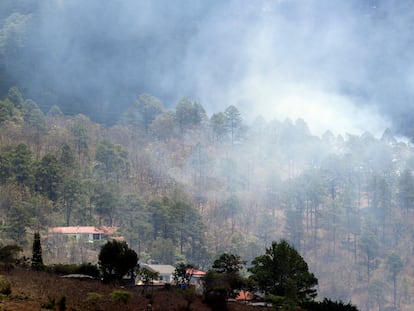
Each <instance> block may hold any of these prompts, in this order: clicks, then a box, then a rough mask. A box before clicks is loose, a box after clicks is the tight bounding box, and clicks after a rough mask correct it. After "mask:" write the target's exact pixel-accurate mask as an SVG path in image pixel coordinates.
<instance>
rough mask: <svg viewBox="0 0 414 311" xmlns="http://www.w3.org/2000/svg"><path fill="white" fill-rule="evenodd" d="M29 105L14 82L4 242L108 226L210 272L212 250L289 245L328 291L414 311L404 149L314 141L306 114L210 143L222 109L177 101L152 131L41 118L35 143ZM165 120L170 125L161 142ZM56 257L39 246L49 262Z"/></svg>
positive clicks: (1, 154)
mask: <svg viewBox="0 0 414 311" xmlns="http://www.w3.org/2000/svg"><path fill="white" fill-rule="evenodd" d="M148 96H149V95H148ZM16 98H17V99H18V100H16ZM25 101H26V99H25V98H24V96H23V95H22V94H21V93H20V91H19V89H18V88H15V89H13V91H12V92H10V96H8V97H7V98H4V99H3V100H2V101H1V102H0V104H1V105H6V106H7V107H9V108H8V110H7V111H9V112H10V113H9V112H8V113H4V114H3V115H2V116H3V118H2V121H1V123H0V127H1V132H0V143H1V145H0V160H1V161H0V172H1V176H0V177H1V178H0V180H1V184H0V191H1V196H0V198H1V199H0V207H1V210H2V219H3V226H2V230H1V236H2V239H3V240H4V241H9V242H10V244H16V243H17V244H18V245H20V246H22V247H28V244H29V243H28V242H29V241H31V237H30V232H33V231H32V230H37V229H38V228H41V231H43V230H46V229H47V228H48V227H52V226H62V225H98V226H99V225H113V226H117V227H118V228H119V234H121V235H123V236H124V238H125V240H126V241H127V242H128V245H129V247H131V249H133V250H134V251H135V252H136V253H137V254H138V256H139V258H140V259H142V260H144V261H148V260H152V261H156V262H160V263H166V264H175V263H178V262H185V263H189V264H192V265H195V266H198V267H200V268H209V267H210V266H211V265H213V258H214V257H215V256H216V255H217V254H222V253H228V254H237V255H238V256H240V260H242V261H247V262H249V261H252V260H253V259H254V258H256V257H257V256H258V254H260V253H262V252H263V250H264V249H265V248H266V247H267V246H266V245H269V243H270V242H271V241H272V240H275V239H286V240H287V241H289V243H292V245H293V246H294V247H295V249H296V250H298V252H300V254H301V256H303V258H306V262H307V263H308V264H309V267H310V268H311V270H312V271H313V273H314V275H315V277H317V278H318V279H319V289H320V293H321V295H322V296H323V297H329V298H331V299H335V300H342V301H352V302H357V303H358V304H360V305H362V306H365V307H366V308H370V309H372V308H373V307H374V306H375V305H376V302H375V301H376V300H375V297H378V296H381V297H382V298H383V302H381V307H383V306H386V305H391V306H395V305H396V306H400V307H401V308H404V306H408V305H410V304H411V296H410V294H409V292H410V288H411V286H412V280H411V278H410V277H409V274H407V271H408V270H407V269H408V267H409V266H410V263H411V257H410V256H409V252H407V249H409V248H410V245H412V241H411V240H410V239H409V238H408V237H409V236H410V235H411V231H412V230H411V229H410V228H412V226H411V224H412V220H413V219H412V211H413V208H412V204H411V203H412V202H411V201H410V192H411V191H410V189H411V188H410V187H412V186H413V185H412V184H413V177H412V169H413V168H414V166H413V163H414V161H413V154H412V151H411V145H410V143H405V142H401V141H398V140H396V139H395V138H393V137H392V136H391V134H390V133H389V131H386V133H384V136H383V137H381V138H375V137H374V136H372V135H371V134H369V133H364V134H363V135H361V136H357V135H348V136H346V137H342V136H336V137H335V136H334V135H333V134H330V133H326V135H323V136H322V137H317V136H314V135H312V134H311V133H310V131H309V129H308V128H307V126H306V123H305V122H304V121H303V120H297V121H295V122H293V121H290V120H285V121H283V122H281V121H278V120H273V121H270V122H266V121H265V120H263V119H262V120H260V121H257V122H254V123H252V124H251V125H249V124H247V123H244V121H243V123H244V124H243V126H242V127H243V130H242V132H239V134H240V135H239V134H238V135H237V136H235V135H234V133H235V132H233V133H232V132H231V130H230V128H229V127H228V126H227V124H228V123H227V121H225V120H226V119H225V118H224V119H223V122H224V123H223V131H221V132H220V135H219V136H217V135H218V133H219V132H217V129H216V128H215V127H216V126H217V124H216V121H217V120H216V118H217V117H216V116H217V115H220V114H222V115H223V116H224V117H225V114H224V112H223V111H222V112H216V113H214V114H212V115H211V116H210V117H209V116H208V115H207V114H205V112H203V111H204V109H202V107H199V104H194V103H192V102H191V101H189V100H187V99H186V100H185V101H182V102H181V108H180V109H182V110H181V112H180V113H181V117H178V116H176V113H177V111H168V110H165V109H164V110H162V112H160V114H159V115H158V116H157V117H155V118H154V119H153V120H152V122H151V123H149V124H148V127H147V129H146V128H145V126H144V127H141V125H140V124H139V123H137V124H135V123H132V124H131V123H129V122H127V123H124V119H123V118H122V119H121V120H120V121H119V122H118V124H117V125H115V126H112V127H106V126H104V125H100V124H97V123H94V122H92V121H90V120H89V119H88V117H86V116H83V115H78V116H74V117H71V116H65V115H64V114H57V115H56V114H46V115H43V117H44V118H45V120H46V122H45V128H44V129H43V131H44V133H43V135H42V136H40V141H39V144H38V143H35V144H33V140H32V136H31V131H30V130H29V129H28V128H27V127H26V121H25V120H24V118H21V117H20V116H22V115H23V107H22V106H19V103H22V102H25ZM13 102H14V103H13ZM184 103H185V104H184ZM177 105H178V103H177ZM19 107H20V108H19ZM184 108H185V109H184ZM231 110H232V111H235V110H237V108H236V107H233V108H232V109H231ZM184 111H187V112H188V113H184ZM190 111H193V112H194V111H196V112H197V111H198V112H201V114H200V116H202V117H200V118H198V117H196V118H195V117H194V115H198V112H197V113H195V114H193V113H190ZM237 115H239V118H240V119H242V115H241V113H240V112H238V113H237ZM191 116H192V117H191ZM190 117H191V118H190ZM160 120H168V123H167V124H168V126H169V127H170V129H171V131H170V130H169V131H168V132H166V133H163V134H162V136H160V134H161V132H160V129H162V126H161V127H158V126H160V124H161V123H160V122H161V121H160ZM180 120H181V121H180ZM184 120H193V121H191V122H190V121H184ZM194 120H195V121H194ZM162 122H164V121H162ZM74 129H76V130H74ZM241 134H242V135H241ZM166 135H167V136H166ZM167 137H168V138H167ZM235 137H237V139H235ZM410 176H411V177H410ZM88 247H89V248H90V247H91V246H90V245H89V246H88V244H85V245H84V246H83V248H81V249H84V250H86V249H88ZM75 250H76V249H75V248H73V250H71V251H72V252H74V253H73V257H70V258H72V259H71V260H75V258H76V252H75ZM95 251H98V249H96V248H95ZM52 254H54V251H52V248H51V246H49V245H43V258H44V260H46V261H47V260H50V259H51V258H53V256H52ZM397 256H398V257H397ZM56 259H57V258H56ZM66 260H67V259H66ZM379 284H383V285H381V286H379Z"/></svg>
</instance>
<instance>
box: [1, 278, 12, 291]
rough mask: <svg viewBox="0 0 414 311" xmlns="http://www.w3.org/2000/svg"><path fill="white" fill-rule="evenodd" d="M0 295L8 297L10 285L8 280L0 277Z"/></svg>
mask: <svg viewBox="0 0 414 311" xmlns="http://www.w3.org/2000/svg"><path fill="white" fill-rule="evenodd" d="M0 294H2V295H6V296H8V295H10V294H11V283H10V281H9V280H7V279H6V278H4V277H3V276H1V275H0Z"/></svg>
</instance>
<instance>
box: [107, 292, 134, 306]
mask: <svg viewBox="0 0 414 311" xmlns="http://www.w3.org/2000/svg"><path fill="white" fill-rule="evenodd" d="M111 298H112V300H113V301H115V302H118V303H124V304H127V303H128V302H129V300H130V299H131V293H130V292H127V291H124V290H114V291H113V292H112V293H111Z"/></svg>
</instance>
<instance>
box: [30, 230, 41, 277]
mask: <svg viewBox="0 0 414 311" xmlns="http://www.w3.org/2000/svg"><path fill="white" fill-rule="evenodd" d="M32 268H33V269H35V270H41V269H43V259H42V245H41V244H40V233H39V232H35V233H34V240H33V253H32Z"/></svg>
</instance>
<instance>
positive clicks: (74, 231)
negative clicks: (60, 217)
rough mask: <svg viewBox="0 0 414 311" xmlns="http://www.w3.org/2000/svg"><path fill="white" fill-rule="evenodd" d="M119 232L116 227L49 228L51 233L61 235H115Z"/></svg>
mask: <svg viewBox="0 0 414 311" xmlns="http://www.w3.org/2000/svg"><path fill="white" fill-rule="evenodd" d="M116 230H117V228H116V227H107V226H101V227H94V226H73V227H53V228H49V232H51V233H61V234H93V233H100V234H114V233H115V231H116Z"/></svg>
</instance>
